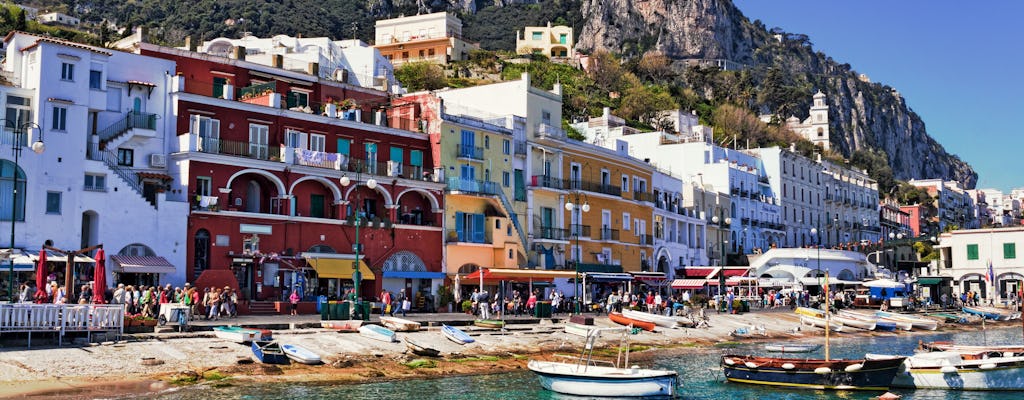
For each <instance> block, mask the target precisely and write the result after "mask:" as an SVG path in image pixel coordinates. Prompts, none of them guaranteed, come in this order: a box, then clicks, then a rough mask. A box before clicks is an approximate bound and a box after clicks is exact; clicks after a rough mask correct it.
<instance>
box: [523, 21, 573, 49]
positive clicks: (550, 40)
mask: <svg viewBox="0 0 1024 400" xmlns="http://www.w3.org/2000/svg"><path fill="white" fill-rule="evenodd" d="M523 31H524V33H523V34H519V33H516V53H519V54H532V53H536V54H543V55H545V56H548V57H568V56H569V55H570V53H569V52H570V49H572V47H573V36H572V28H570V27H568V26H562V25H556V26H551V23H550V22H548V26H527V27H526V28H524V29H523Z"/></svg>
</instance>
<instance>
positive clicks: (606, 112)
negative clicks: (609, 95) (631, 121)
mask: <svg viewBox="0 0 1024 400" xmlns="http://www.w3.org/2000/svg"><path fill="white" fill-rule="evenodd" d="M611 116H612V109H611V108H610V107H605V108H603V109H602V110H601V118H604V119H605V120H607V119H608V117H611Z"/></svg>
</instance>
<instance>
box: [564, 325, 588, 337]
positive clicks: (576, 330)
mask: <svg viewBox="0 0 1024 400" xmlns="http://www.w3.org/2000/svg"><path fill="white" fill-rule="evenodd" d="M592 329H594V327H593V326H590V325H581V324H576V323H572V322H566V323H565V333H568V334H570V335H575V336H580V337H587V335H589V334H590V331H591V330H592Z"/></svg>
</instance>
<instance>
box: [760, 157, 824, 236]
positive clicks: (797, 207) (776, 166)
mask: <svg viewBox="0 0 1024 400" xmlns="http://www.w3.org/2000/svg"><path fill="white" fill-rule="evenodd" d="M749 152H750V153H751V154H753V155H755V156H757V157H759V158H760V159H761V161H762V162H763V163H764V169H765V171H766V172H767V176H768V185H769V186H770V187H771V189H772V192H774V193H777V195H778V198H779V205H780V206H781V207H782V224H783V225H784V229H785V236H784V238H783V241H782V243H781V244H780V246H779V247H805V246H809V245H815V244H818V238H817V237H815V235H813V234H812V231H811V230H812V229H815V230H820V229H822V228H824V227H825V226H826V225H827V223H825V222H824V221H823V220H824V214H825V182H823V181H822V179H824V177H825V176H824V174H823V173H822V170H821V165H820V164H818V163H817V162H815V161H814V160H811V159H809V158H807V157H804V156H802V155H800V154H799V153H797V152H796V151H794V149H792V148H790V149H782V148H779V147H769V148H759V149H752V150H749ZM821 239H822V240H821V244H822V245H825V246H831V245H833V244H834V243H829V242H828V241H826V239H825V237H824V236H822V238H821Z"/></svg>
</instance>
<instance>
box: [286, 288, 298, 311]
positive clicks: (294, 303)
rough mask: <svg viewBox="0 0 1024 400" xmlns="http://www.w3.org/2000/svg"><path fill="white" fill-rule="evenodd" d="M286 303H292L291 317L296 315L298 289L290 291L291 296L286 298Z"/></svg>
mask: <svg viewBox="0 0 1024 400" xmlns="http://www.w3.org/2000/svg"><path fill="white" fill-rule="evenodd" d="M288 301H290V302H291V303H292V315H297V314H298V309H299V291H298V288H295V289H292V294H291V295H290V296H288Z"/></svg>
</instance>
